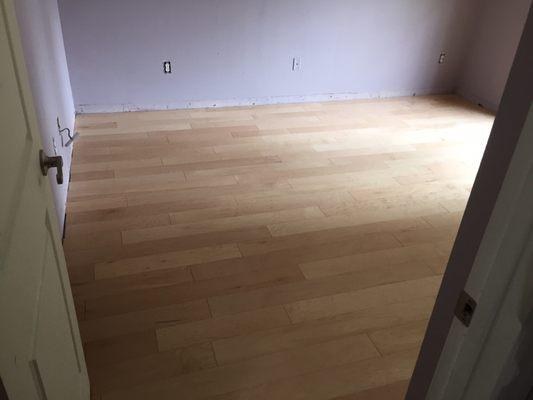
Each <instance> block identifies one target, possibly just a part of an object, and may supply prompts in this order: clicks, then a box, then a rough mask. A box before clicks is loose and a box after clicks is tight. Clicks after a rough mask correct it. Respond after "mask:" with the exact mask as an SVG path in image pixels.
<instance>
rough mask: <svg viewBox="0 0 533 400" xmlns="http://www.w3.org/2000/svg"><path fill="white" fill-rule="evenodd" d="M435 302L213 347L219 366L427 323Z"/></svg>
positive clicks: (388, 307)
mask: <svg viewBox="0 0 533 400" xmlns="http://www.w3.org/2000/svg"><path fill="white" fill-rule="evenodd" d="M434 302H435V299H434V298H433V297H418V298H415V299H414V300H410V301H406V302H401V303H393V304H384V305H379V306H377V307H374V306H372V307H369V308H366V309H363V310H360V311H355V312H352V313H347V314H339V315H337V316H333V317H329V318H325V319H318V320H312V321H304V322H302V323H295V324H291V325H288V326H282V327H279V328H274V329H263V330H258V331H257V332H252V333H249V332H245V331H241V332H239V334H238V335H234V336H233V337H228V338H216V340H214V342H213V347H214V349H215V353H216V356H217V360H218V362H219V364H228V363H233V362H236V361H239V360H243V359H247V358H252V357H257V356H258V355H261V354H268V353H274V352H277V351H283V350H288V349H291V348H295V347H300V346H307V345H310V344H314V343H320V342H323V341H327V340H331V339H333V338H337V337H342V336H346V335H356V334H360V333H363V332H367V331H371V330H376V329H379V328H385V327H392V326H397V325H402V324H404V323H409V322H412V321H419V320H426V319H427V317H428V316H429V314H430V313H431V310H432V309H433V304H434ZM239 315H242V314H237V315H236V316H231V317H223V318H235V317H238V316H239ZM169 329H172V328H169ZM178 329H179V326H178ZM159 332H161V330H159V331H158V333H159ZM228 336H229V335H228Z"/></svg>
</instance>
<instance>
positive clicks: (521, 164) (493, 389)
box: [427, 104, 533, 400]
mask: <svg viewBox="0 0 533 400" xmlns="http://www.w3.org/2000/svg"><path fill="white" fill-rule="evenodd" d="M531 149H533V104H531V105H530V109H529V114H528V118H527V121H526V123H525V125H524V128H523V130H522V134H521V135H520V139H519V141H518V144H517V146H516V149H515V153H514V155H513V158H512V161H511V164H510V166H509V170H508V172H507V175H506V178H505V181H504V183H503V186H502V190H501V192H500V195H499V196H498V200H497V203H496V206H495V208H494V211H493V213H492V216H491V219H490V222H489V225H488V226H487V230H486V232H485V236H484V238H483V242H482V243H481V246H480V249H479V251H478V254H477V257H476V260H475V262H474V265H473V267H472V272H471V273H470V276H469V278H468V281H467V283H466V287H465V290H466V292H467V293H469V294H470V295H471V296H472V297H473V298H474V299H476V300H477V303H478V305H477V308H476V309H475V314H474V318H473V320H472V324H471V325H470V326H469V327H468V328H467V327H465V326H464V325H462V324H461V323H460V321H459V320H455V321H454V322H453V325H452V327H451V330H450V333H449V334H448V338H447V341H446V344H445V346H444V349H443V351H442V355H441V358H440V360H439V364H438V366H437V370H436V371H435V375H434V377H433V381H432V383H431V387H430V390H429V393H428V395H427V399H431V400H447V399H458V400H459V399H463V400H478V399H487V400H490V399H496V398H497V396H498V395H499V394H500V392H501V391H502V390H503V388H505V387H506V386H507V385H510V384H515V383H516V382H517V379H519V374H520V373H523V372H524V371H521V370H520V369H521V368H520V363H521V362H522V360H521V358H522V357H523V356H525V354H524V353H522V354H521V352H523V351H524V349H525V347H524V348H522V347H521V346H522V345H525V344H527V343H522V342H523V341H524V337H525V336H524V335H526V334H530V335H531V329H533V327H531V326H528V323H531V322H530V321H529V320H528V319H529V318H531V317H532V315H533V297H532V290H533V207H532V205H533V157H532V156H531V154H532V153H531V151H532V150H531ZM530 382H531V380H530ZM501 398H505V399H507V398H508V399H509V400H519V399H518V398H515V397H501Z"/></svg>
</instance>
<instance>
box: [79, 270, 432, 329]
mask: <svg viewBox="0 0 533 400" xmlns="http://www.w3.org/2000/svg"><path fill="white" fill-rule="evenodd" d="M428 275H433V271H431V269H430V268H429V267H427V266H426V265H425V264H414V263H409V264H406V265H404V267H403V268H396V266H390V265H386V266H380V267H376V268H373V269H368V270H364V271H357V272H353V273H351V274H345V275H337V276H332V277H328V278H324V279H318V280H308V281H303V282H296V283H289V284H285V285H279V286H274V287H267V288H263V289H257V290H253V291H250V292H246V293H235V294H229V295H225V296H217V297H211V298H210V299H209V306H210V308H211V312H212V313H213V315H215V316H217V315H226V314H235V313H238V312H243V311H248V310H254V309H258V308H263V307H269V306H274V305H279V304H288V303H293V302H296V301H303V300H305V299H312V298H316V297H318V298H320V297H323V296H327V295H331V294H333V293H342V292H349V291H353V290H355V289H358V288H359V289H362V288H368V287H373V286H378V285H383V284H386V283H392V282H403V281H408V280H410V279H417V278H422V277H425V276H428ZM338 296H342V295H340V294H339V295H338ZM363 297H364V296H363ZM309 301H311V300H309ZM359 304H364V303H361V302H360V303H359ZM302 311H303V307H302V303H301V304H298V305H291V306H290V307H288V312H289V315H290V317H291V319H292V320H293V321H298V320H301V318H302V317H301V315H302ZM86 312H87V311H86Z"/></svg>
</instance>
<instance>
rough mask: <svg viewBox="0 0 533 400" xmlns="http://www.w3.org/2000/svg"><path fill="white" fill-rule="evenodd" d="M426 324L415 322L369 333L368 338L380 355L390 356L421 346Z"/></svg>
mask: <svg viewBox="0 0 533 400" xmlns="http://www.w3.org/2000/svg"><path fill="white" fill-rule="evenodd" d="M427 324H428V321H427V320H421V321H416V322H412V323H409V324H406V325H400V326H395V327H392V328H385V329H381V330H378V331H375V332H371V333H369V336H370V340H372V343H374V345H375V346H376V347H377V348H378V350H379V352H380V353H381V354H391V353H395V352H398V351H403V350H407V349H413V348H419V347H420V346H421V345H422V340H423V339H424V334H425V333H426V327H427Z"/></svg>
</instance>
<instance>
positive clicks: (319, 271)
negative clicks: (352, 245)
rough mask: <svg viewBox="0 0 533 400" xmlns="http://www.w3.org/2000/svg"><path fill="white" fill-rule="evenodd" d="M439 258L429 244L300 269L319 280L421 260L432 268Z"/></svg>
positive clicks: (385, 250) (368, 254)
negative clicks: (381, 266)
mask: <svg viewBox="0 0 533 400" xmlns="http://www.w3.org/2000/svg"><path fill="white" fill-rule="evenodd" d="M439 256H440V254H439V252H438V249H437V248H436V247H435V245H434V244H432V243H428V244H421V245H412V246H405V247H396V248H392V249H384V250H378V251H372V252H368V253H362V254H355V255H351V256H345V257H338V258H332V259H327V260H320V261H314V262H310V263H304V264H301V265H300V269H301V270H302V272H303V273H304V275H305V277H306V278H308V279H318V278H323V277H326V276H332V275H339V274H346V273H350V272H354V271H359V270H364V269H367V268H374V267H376V266H379V265H400V264H403V263H406V262H417V261H419V260H423V261H425V262H426V263H431V264H430V265H429V266H430V267H431V266H433V265H434V264H433V263H434V262H435V261H436V260H435V259H436V258H439ZM400 267H401V265H400Z"/></svg>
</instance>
